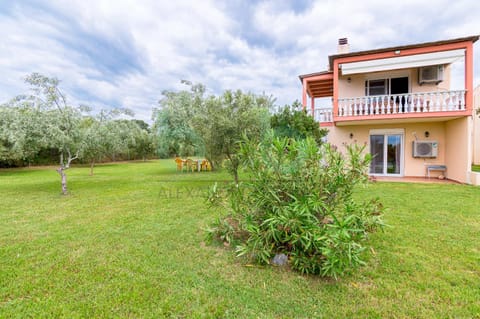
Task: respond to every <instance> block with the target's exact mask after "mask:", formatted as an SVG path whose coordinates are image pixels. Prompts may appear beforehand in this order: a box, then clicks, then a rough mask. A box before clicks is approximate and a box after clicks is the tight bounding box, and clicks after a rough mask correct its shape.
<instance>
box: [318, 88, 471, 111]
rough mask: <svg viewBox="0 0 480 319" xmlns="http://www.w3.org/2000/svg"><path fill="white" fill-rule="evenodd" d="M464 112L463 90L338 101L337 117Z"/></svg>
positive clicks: (376, 96)
mask: <svg viewBox="0 0 480 319" xmlns="http://www.w3.org/2000/svg"><path fill="white" fill-rule="evenodd" d="M464 110H465V90H457V91H446V92H427V93H408V94H392V95H375V96H363V97H353V98H342V99H338V116H339V117H342V116H364V115H372V116H375V115H384V114H409V113H427V112H449V111H464ZM315 111H316V110H315Z"/></svg>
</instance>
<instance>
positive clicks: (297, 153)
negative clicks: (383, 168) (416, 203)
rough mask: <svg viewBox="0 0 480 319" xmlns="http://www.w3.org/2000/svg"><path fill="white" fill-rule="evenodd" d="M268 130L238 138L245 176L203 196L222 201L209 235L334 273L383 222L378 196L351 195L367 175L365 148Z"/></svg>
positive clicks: (349, 264) (264, 256)
mask: <svg viewBox="0 0 480 319" xmlns="http://www.w3.org/2000/svg"><path fill="white" fill-rule="evenodd" d="M345 147H346V152H345V154H342V153H341V152H339V151H338V150H337V149H336V148H335V147H332V146H331V145H329V144H322V145H320V146H319V145H318V143H316V141H315V140H314V139H313V138H311V137H307V138H306V139H302V140H295V139H290V138H281V137H275V136H274V135H273V134H270V135H268V136H267V138H266V139H265V140H264V141H262V142H260V143H258V142H257V143H255V142H250V141H245V142H244V143H243V144H242V146H241V148H240V158H241V159H242V164H243V167H244V170H245V176H247V179H245V180H243V181H241V182H240V183H239V184H232V185H230V186H228V187H224V188H220V187H218V185H215V186H214V187H213V188H212V190H211V191H210V194H209V197H208V201H209V203H210V204H211V205H215V206H217V207H221V208H223V210H224V211H225V216H224V217H221V218H218V219H217V220H216V221H215V222H214V223H213V224H212V226H211V227H210V228H209V229H208V230H207V233H208V236H209V237H210V238H216V239H218V240H220V241H223V242H224V244H225V245H226V246H232V247H234V248H235V250H236V253H237V255H238V256H245V257H247V258H248V259H249V260H254V261H256V262H258V263H261V264H270V263H271V261H272V258H273V257H274V256H275V255H277V254H285V255H287V256H288V261H289V265H290V267H291V268H292V269H294V270H297V271H299V272H301V273H304V274H319V275H322V276H329V277H330V276H331V277H335V278H337V277H338V276H341V275H343V274H345V273H346V272H348V271H350V270H352V269H354V268H355V267H357V266H359V265H362V264H364V259H363V257H362V252H363V251H364V250H365V243H366V240H367V238H368V233H370V232H373V231H375V230H376V229H378V228H379V227H381V226H383V223H382V219H381V217H382V205H381V203H380V202H379V201H378V199H368V200H364V201H358V200H357V199H354V197H353V196H352V195H353V192H354V189H355V188H356V187H359V186H364V185H366V184H367V183H368V175H367V169H368V165H369V162H370V155H369V154H365V152H364V147H365V146H358V145H346V146H345Z"/></svg>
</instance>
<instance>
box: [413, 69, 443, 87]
mask: <svg viewBox="0 0 480 319" xmlns="http://www.w3.org/2000/svg"><path fill="white" fill-rule="evenodd" d="M442 81H443V65H432V66H424V67H423V68H419V69H418V84H420V85H422V84H425V83H435V84H438V83H440V82H442Z"/></svg>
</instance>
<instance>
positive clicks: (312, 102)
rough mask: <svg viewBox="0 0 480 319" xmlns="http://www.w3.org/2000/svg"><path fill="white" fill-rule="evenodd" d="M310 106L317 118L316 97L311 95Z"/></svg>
mask: <svg viewBox="0 0 480 319" xmlns="http://www.w3.org/2000/svg"><path fill="white" fill-rule="evenodd" d="M310 108H311V110H312V116H313V118H315V98H314V97H310Z"/></svg>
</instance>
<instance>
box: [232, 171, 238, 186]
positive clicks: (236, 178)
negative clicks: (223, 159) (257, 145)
mask: <svg viewBox="0 0 480 319" xmlns="http://www.w3.org/2000/svg"><path fill="white" fill-rule="evenodd" d="M232 173H233V178H234V180H235V185H237V186H238V168H237V167H235V168H234V169H233V170H232Z"/></svg>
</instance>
